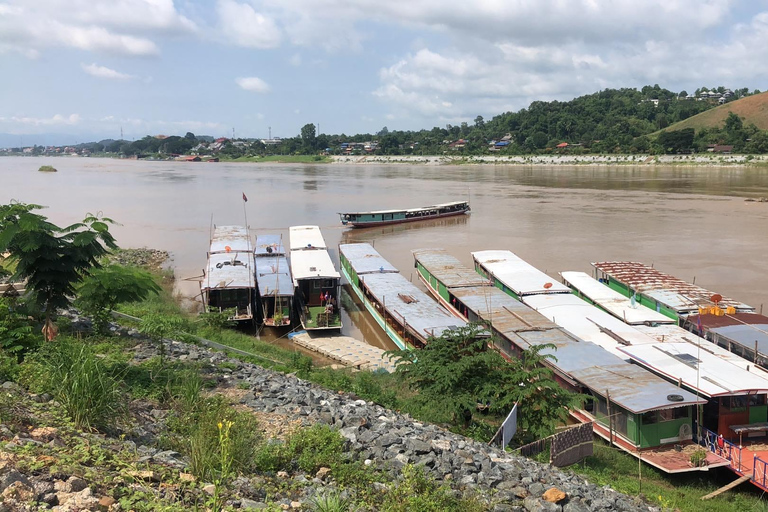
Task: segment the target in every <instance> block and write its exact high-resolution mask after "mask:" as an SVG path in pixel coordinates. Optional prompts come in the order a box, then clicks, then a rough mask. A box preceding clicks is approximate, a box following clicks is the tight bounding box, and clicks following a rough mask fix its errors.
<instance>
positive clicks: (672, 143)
mask: <svg viewBox="0 0 768 512" xmlns="http://www.w3.org/2000/svg"><path fill="white" fill-rule="evenodd" d="M693 137H694V130H693V128H684V129H682V130H676V131H671V132H666V131H665V132H661V133H660V134H659V137H658V138H657V139H656V141H657V142H658V144H659V145H660V146H661V147H662V148H663V149H664V152H666V153H679V152H683V151H690V150H691V148H692V147H693Z"/></svg>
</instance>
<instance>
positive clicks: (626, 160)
mask: <svg viewBox="0 0 768 512" xmlns="http://www.w3.org/2000/svg"><path fill="white" fill-rule="evenodd" d="M329 158H330V161H331V162H332V163H335V164H352V165H362V164H369V165H370V164H377V165H387V164H393V165H396V164H400V165H430V166H432V165H470V164H486V165H522V166H548V167H549V166H563V165H578V166H601V167H605V166H616V165H636V166H657V165H663V166H670V165H683V166H702V167H719V166H763V165H768V155H732V154H728V155H725V154H717V155H715V154H693V155H567V154H566V155H510V156H501V155H470V156H462V155H442V156H437V155H359V156H357V155H333V156H330V157H329Z"/></svg>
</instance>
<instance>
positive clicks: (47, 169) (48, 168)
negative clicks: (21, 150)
mask: <svg viewBox="0 0 768 512" xmlns="http://www.w3.org/2000/svg"><path fill="white" fill-rule="evenodd" d="M38 171H40V172H56V168H55V167H53V166H52V165H41V166H40V168H39V169H38Z"/></svg>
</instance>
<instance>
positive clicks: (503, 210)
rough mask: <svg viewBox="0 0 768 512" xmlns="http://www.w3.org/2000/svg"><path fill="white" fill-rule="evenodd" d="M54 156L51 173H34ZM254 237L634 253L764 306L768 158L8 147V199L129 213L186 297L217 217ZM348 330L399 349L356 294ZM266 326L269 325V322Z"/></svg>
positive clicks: (562, 261)
mask: <svg viewBox="0 0 768 512" xmlns="http://www.w3.org/2000/svg"><path fill="white" fill-rule="evenodd" d="M44 164H50V165H53V166H54V167H56V168H57V169H58V170H59V172H57V173H41V172H37V169H38V167H39V166H40V165H44ZM243 193H245V194H246V195H247V197H248V202H247V203H245V214H247V219H248V224H249V225H250V227H251V233H252V234H253V235H256V234H259V233H282V234H283V235H284V236H286V237H287V236H288V227H289V226H292V225H300V224H316V225H319V226H321V228H322V230H323V234H324V236H325V239H326V242H327V243H328V246H329V247H331V248H333V250H332V251H331V253H332V257H333V258H334V260H335V261H336V262H337V263H338V258H337V253H338V251H337V250H336V247H337V246H338V244H339V243H342V242H363V241H364V242H370V243H373V244H374V245H375V247H376V249H377V250H378V251H379V252H380V253H381V254H382V255H383V256H384V257H385V258H386V259H388V260H389V261H390V262H391V263H393V264H394V265H395V266H396V267H397V268H399V269H400V271H401V273H402V274H403V275H404V276H406V277H412V279H413V280H414V282H417V279H416V276H415V273H414V270H413V257H412V255H411V250H413V249H419V248H426V247H431V248H436V247H441V248H445V249H447V250H448V251H449V252H450V253H452V254H453V255H454V256H456V257H457V258H459V259H460V260H461V261H462V262H464V263H465V264H467V265H471V262H472V258H471V256H470V252H471V251H476V250H484V249H508V250H511V251H513V252H515V253H516V254H518V255H519V256H520V257H522V258H524V259H525V260H527V261H528V262H529V263H531V264H532V265H535V266H536V267H538V268H540V269H541V270H544V271H546V272H548V273H549V274H550V275H551V276H553V278H557V277H558V276H557V272H560V271H563V270H582V271H585V272H591V267H590V262H592V261H607V260H634V261H642V262H645V263H648V264H654V265H655V266H656V267H657V268H658V269H660V270H661V271H663V272H667V273H669V274H672V275H675V276H677V277H680V278H682V279H686V280H689V281H690V280H693V279H694V277H695V279H696V283H697V284H700V285H702V286H704V287H706V288H709V289H711V290H713V291H716V292H719V293H722V294H723V295H728V296H731V297H734V298H737V299H739V300H741V301H743V302H746V303H748V304H751V305H753V306H755V307H758V308H760V307H761V305H762V304H765V306H766V310H768V203H757V202H746V201H744V198H746V197H754V198H757V197H768V169H765V168H743V167H721V168H716V167H662V166H655V167H630V166H614V167H611V166H578V167H564V166H552V167H549V166H537V167H529V166H503V165H495V166H494V165H471V166H453V165H451V166H418V165H414V166H411V165H402V164H397V165H374V164H370V165H349V164H346V165H345V164H339V165H336V164H322V165H289V164H246V163H236V164H235V163H229V164H228V163H202V162H200V163H197V162H194V163H193V162H144V161H131V160H112V159H91V158H77V157H61V158H23V157H4V158H0V202H2V203H3V204H5V203H7V202H8V201H10V200H12V199H15V200H19V201H23V202H28V203H36V204H41V205H45V206H47V207H48V208H47V209H46V210H44V211H43V212H42V213H43V214H44V215H46V216H48V217H49V219H51V221H53V222H55V223H57V224H59V225H65V224H68V223H73V222H77V221H79V220H81V219H82V218H83V216H84V215H85V214H86V213H87V212H91V213H96V212H103V214H104V215H106V216H107V217H110V218H112V219H114V220H116V221H117V222H119V223H120V225H118V226H114V227H113V228H112V231H113V233H114V235H115V237H116V238H117V242H118V244H119V245H121V246H122V247H151V248H155V249H164V250H167V251H169V252H170V253H171V255H172V257H173V261H172V264H173V266H174V267H175V271H176V276H177V278H179V279H180V280H179V282H178V285H177V289H178V292H179V293H180V294H182V295H183V296H185V297H188V298H192V297H194V296H195V295H196V294H197V293H198V291H199V290H198V284H197V283H196V282H192V281H183V280H181V279H183V278H187V277H194V276H199V275H200V274H201V273H202V268H203V266H204V265H205V253H206V250H207V247H208V240H209V233H210V226H211V221H212V219H213V222H214V223H217V224H222V225H223V224H241V225H242V224H244V222H245V221H244V211H243V201H242V194H243ZM467 197H469V199H470V201H471V206H472V214H471V215H469V216H463V217H457V218H452V219H444V220H434V221H422V222H417V223H411V224H401V225H395V226H390V227H382V228H369V229H355V230H353V229H348V228H344V227H342V226H341V224H340V223H339V218H338V215H337V212H339V211H361V210H362V211H365V210H373V209H390V208H406V207H416V206H426V205H429V204H434V203H440V202H447V201H453V200H462V199H466V198H467ZM342 304H343V305H344V306H345V308H344V309H345V315H346V316H345V317H344V318H343V321H344V329H343V332H344V333H345V334H349V335H352V336H355V337H357V338H359V339H365V340H366V341H367V342H369V343H371V344H374V345H377V346H381V347H385V348H394V345H393V344H392V343H391V342H390V341H389V339H388V338H386V337H385V336H384V335H383V333H381V332H380V331H381V330H380V329H379V328H378V326H377V325H376V324H375V323H374V322H373V321H372V320H371V319H370V318H369V317H368V315H367V314H363V313H361V311H360V307H359V305H355V303H354V301H352V299H351V297H349V296H348V297H347V298H346V300H344V301H343V302H342ZM262 337H264V338H265V339H271V338H274V337H275V334H274V333H269V332H264V333H262Z"/></svg>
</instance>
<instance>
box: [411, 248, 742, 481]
mask: <svg viewBox="0 0 768 512" xmlns="http://www.w3.org/2000/svg"><path fill="white" fill-rule="evenodd" d="M510 254H511V253H510ZM414 259H415V265H416V268H417V270H418V272H419V275H420V276H421V278H422V281H423V282H424V283H425V284H426V285H427V289H428V290H429V291H430V292H431V293H432V294H433V295H435V296H436V297H439V298H440V299H441V303H443V304H450V305H451V307H452V308H453V310H454V311H456V312H460V314H462V315H466V318H468V319H477V320H479V321H481V322H483V323H485V324H486V325H488V326H489V327H490V329H491V331H492V332H493V334H494V335H495V336H496V337H497V338H498V342H497V343H498V344H497V348H498V349H499V350H502V351H508V355H509V356H511V357H516V356H518V355H519V354H520V353H521V352H522V351H523V350H525V349H528V348H530V347H531V346H534V345H541V344H552V345H554V346H555V347H556V349H555V350H552V349H545V350H543V351H542V353H545V354H552V355H553V356H555V358H556V359H553V360H547V361H546V362H545V363H544V364H545V365H546V366H548V367H549V368H551V369H552V371H553V373H554V376H555V379H556V381H557V382H558V383H559V384H560V385H561V386H563V387H564V388H566V389H569V390H571V391H574V392H578V393H583V394H585V395H588V396H590V397H591V398H590V400H588V401H587V403H586V404H585V407H584V408H583V409H577V410H572V411H571V416H572V417H573V418H574V419H575V420H576V421H579V422H582V423H592V425H593V429H594V432H595V433H596V434H597V435H599V436H601V437H603V438H605V439H608V440H610V441H611V442H612V443H613V444H614V445H615V446H617V447H619V448H620V449H622V450H624V451H626V452H627V453H629V454H631V455H633V456H634V457H637V458H639V459H641V460H642V461H644V462H646V463H648V464H650V465H652V466H654V467H657V468H659V469H661V470H663V471H665V472H668V473H679V472H685V471H698V470H699V468H693V467H692V466H691V465H690V463H689V457H688V455H686V454H685V453H682V452H678V451H677V450H676V449H675V445H676V444H685V441H684V440H681V439H680V429H681V426H682V425H684V424H688V425H690V422H691V418H692V417H693V415H692V412H693V411H692V406H694V405H697V404H703V403H704V400H702V399H699V398H698V397H696V396H695V395H694V394H693V393H691V392H689V391H686V390H683V389H680V388H679V387H678V386H676V385H674V384H671V383H669V382H667V381H665V380H663V379H661V378H659V377H657V376H656V375H654V374H652V373H651V372H648V371H646V370H644V369H642V368H640V367H639V366H637V365H634V364H630V363H629V362H627V361H626V360H624V359H622V358H620V357H618V356H616V355H614V354H611V353H610V352H608V351H606V350H604V349H603V348H601V347H599V346H597V345H595V344H594V343H590V342H587V341H584V340H581V339H579V338H578V337H576V336H574V335H572V334H571V333H569V332H567V331H566V330H565V329H563V328H561V327H559V326H558V325H556V324H554V323H553V322H552V321H551V320H549V319H547V318H545V317H544V316H543V315H541V314H540V313H538V312H536V311H535V310H533V309H531V308H530V307H528V306H526V305H525V304H523V303H521V302H520V301H519V300H517V299H515V298H514V297H512V295H511V293H510V292H503V291H501V290H500V289H498V288H496V287H494V286H497V283H495V282H491V281H489V280H488V279H485V278H482V279H480V280H478V279H477V278H478V277H479V276H478V275H477V274H475V272H473V270H472V269H470V268H469V267H466V266H464V265H463V264H462V263H461V262H459V261H458V260H457V259H455V258H454V257H452V256H450V255H449V254H447V253H446V252H445V251H444V250H442V249H423V250H418V251H414ZM511 260H512V263H511V265H512V266H516V263H515V262H514V260H515V258H511ZM517 268H519V267H517ZM497 270H500V271H501V270H508V269H501V268H499V269H497ZM499 273H500V274H502V275H504V274H505V272H499ZM486 275H487V272H486ZM483 277H485V276H483ZM492 284H493V286H492ZM535 286H540V285H538V284H536V283H534V287H535ZM514 287H518V291H521V289H522V288H524V287H521V286H520V284H519V283H518V284H516V285H515V286H514ZM511 288H512V286H507V290H510V289H511ZM544 290H547V288H544ZM609 408H610V411H611V412H610V414H609V413H608V411H609ZM611 419H612V421H611ZM684 434H685V432H684ZM689 443H690V442H689ZM707 462H708V463H709V464H710V467H712V466H717V465H727V464H728V462H727V461H726V460H725V459H723V458H722V457H719V456H717V455H716V454H713V453H709V454H708V455H707Z"/></svg>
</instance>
